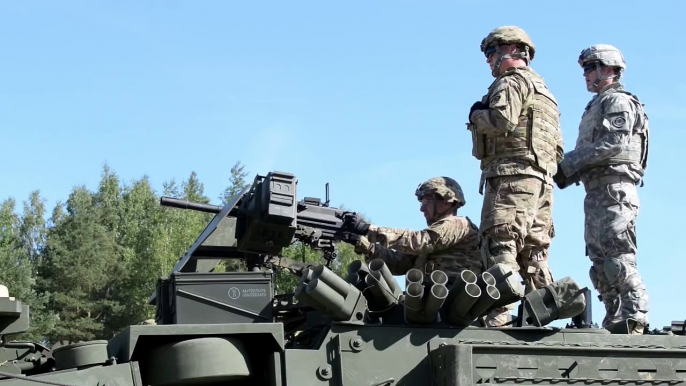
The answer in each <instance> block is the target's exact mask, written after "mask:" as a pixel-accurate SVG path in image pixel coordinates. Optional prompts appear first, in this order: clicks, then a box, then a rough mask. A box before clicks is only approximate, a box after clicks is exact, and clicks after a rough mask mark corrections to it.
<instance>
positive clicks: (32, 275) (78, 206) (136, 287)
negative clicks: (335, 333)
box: [0, 162, 359, 344]
mask: <svg viewBox="0 0 686 386" xmlns="http://www.w3.org/2000/svg"><path fill="white" fill-rule="evenodd" d="M247 175H248V173H247V172H246V171H245V166H244V165H241V163H240V162H236V163H235V164H234V165H233V167H232V168H231V170H230V178H229V181H228V184H227V187H226V189H225V190H224V191H223V192H222V194H221V195H220V196H219V197H218V199H219V200H220V201H221V203H222V204H224V203H226V202H228V201H229V200H230V199H231V197H233V196H234V195H235V194H237V193H238V192H239V191H240V190H241V189H242V188H243V187H244V186H245V185H246V184H247V183H248V182H252V180H251V181H246V180H245V178H246V177H247ZM161 195H164V196H170V197H176V198H181V199H184V200H189V201H195V202H202V203H210V202H211V201H212V200H211V199H210V198H209V197H208V196H206V194H205V192H204V186H203V184H202V182H200V181H199V179H198V176H197V174H196V173H195V172H193V173H191V175H190V176H189V177H188V179H187V180H185V181H183V182H181V183H180V184H179V183H177V182H176V181H174V180H171V181H167V182H165V183H164V184H163V187H162V190H161V192H159V193H158V192H156V190H155V189H154V188H153V187H152V186H151V184H150V181H149V178H148V177H147V176H143V177H142V178H140V179H138V180H135V181H132V182H130V183H128V184H126V183H123V182H122V181H120V179H119V177H118V176H117V175H116V173H115V172H113V171H112V170H111V169H110V168H109V167H108V166H107V165H105V166H104V167H103V171H102V177H101V180H100V183H99V185H98V188H97V189H96V190H95V191H90V190H88V189H86V187H85V186H76V187H74V188H73V189H72V191H71V193H70V194H69V196H68V197H67V198H66V200H64V201H61V202H58V203H57V204H56V205H55V207H54V208H53V209H52V212H51V214H50V215H49V216H48V215H47V213H46V208H45V204H44V199H43V198H41V196H40V193H39V191H38V190H36V191H34V192H32V193H31V194H30V195H29V197H28V199H27V200H26V201H24V202H23V203H22V204H18V203H17V202H16V201H15V200H14V199H11V198H9V199H6V200H5V201H3V202H2V205H1V207H0V284H4V285H5V286H7V287H8V288H9V291H10V296H13V297H15V298H17V299H18V300H21V301H22V302H24V303H25V304H28V305H30V306H31V312H30V314H31V328H30V330H29V331H28V332H27V333H25V334H22V335H19V336H15V337H13V339H25V340H31V341H41V342H44V343H46V344H52V343H55V342H58V341H68V342H78V341H84V340H93V339H110V338H111V337H112V336H113V335H115V334H116V333H118V332H119V331H121V330H122V329H123V328H124V327H125V326H128V325H133V324H138V323H140V322H142V321H144V320H146V319H149V318H153V317H154V314H155V307H154V306H150V305H148V304H147V303H148V299H149V297H150V295H151V294H153V293H154V291H155V286H156V284H157V280H158V278H159V277H161V276H167V275H168V274H169V273H170V272H171V270H172V268H173V267H174V265H175V264H176V263H177V261H178V260H179V258H180V257H181V256H183V254H184V253H185V252H186V250H187V249H188V247H189V246H190V245H191V244H192V243H193V242H194V241H195V240H196V238H197V237H198V235H199V234H200V232H202V230H203V229H204V228H205V226H206V225H207V223H208V222H209V221H210V220H211V219H212V216H213V215H212V214H209V213H203V212H196V211H192V210H181V209H175V208H168V207H162V206H160V205H159V198H160V196H161ZM215 202H216V201H215ZM284 256H286V257H289V258H292V259H296V260H298V261H312V262H322V260H321V259H320V255H319V254H318V253H316V252H314V251H312V250H310V249H309V248H303V247H302V246H301V245H298V244H295V245H293V246H291V247H290V248H288V249H286V250H285V251H284ZM357 258H359V256H357V255H356V254H355V253H354V252H353V251H352V247H351V246H350V245H347V244H343V243H341V244H339V257H338V259H339V260H338V261H337V262H336V263H335V264H334V265H333V266H332V268H333V269H334V271H335V272H337V273H338V274H339V275H341V276H344V275H345V274H344V270H345V269H346V267H347V265H348V264H349V262H350V261H352V260H354V259H357ZM243 267H244V264H242V263H241V262H237V261H230V260H227V261H226V262H224V264H222V265H220V266H219V267H218V269H217V270H240V269H242V268H243ZM297 279H298V278H297V277H295V276H294V275H292V274H290V273H288V272H285V271H280V270H277V279H276V289H277V293H285V292H292V291H293V289H294V287H295V284H296V283H297Z"/></svg>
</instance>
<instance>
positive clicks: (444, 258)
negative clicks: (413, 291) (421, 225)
mask: <svg viewBox="0 0 686 386" xmlns="http://www.w3.org/2000/svg"><path fill="white" fill-rule="evenodd" d="M433 194H435V195H438V196H439V197H440V198H442V199H443V200H444V201H447V202H456V203H457V204H458V208H459V207H461V206H463V205H464V204H465V200H464V195H463V193H462V188H461V187H460V185H459V184H458V183H457V182H455V180H453V179H451V178H447V177H436V178H432V179H430V180H428V181H426V182H424V183H423V184H420V185H419V187H418V188H417V191H416V192H415V195H416V196H417V199H418V200H420V201H421V200H422V198H423V197H424V196H426V195H433ZM363 234H364V235H363V236H362V237H360V238H359V241H357V243H356V244H355V252H357V253H359V254H362V255H364V256H365V258H366V260H367V261H371V260H373V259H375V258H381V259H383V260H384V261H385V262H386V264H387V265H388V268H389V269H390V271H391V273H392V274H394V275H404V274H405V273H406V272H407V271H408V270H410V269H411V268H418V269H419V270H421V271H422V272H424V273H425V274H428V273H430V272H431V271H433V270H442V271H444V272H445V273H446V274H447V275H448V278H449V281H450V282H451V283H452V282H453V280H454V278H455V277H457V276H458V275H459V274H460V272H461V271H462V270H464V269H469V270H472V271H474V273H476V274H479V273H481V271H482V261H481V254H480V251H479V235H478V227H477V226H476V225H474V223H472V221H471V220H469V218H467V217H459V216H455V215H453V214H452V213H450V214H449V215H447V216H444V217H442V218H440V219H439V220H437V221H435V222H433V223H432V224H430V225H429V226H428V228H426V229H423V230H421V231H412V230H407V229H398V228H386V227H379V226H376V225H374V224H370V225H369V227H368V229H367V230H366V232H364V233H363Z"/></svg>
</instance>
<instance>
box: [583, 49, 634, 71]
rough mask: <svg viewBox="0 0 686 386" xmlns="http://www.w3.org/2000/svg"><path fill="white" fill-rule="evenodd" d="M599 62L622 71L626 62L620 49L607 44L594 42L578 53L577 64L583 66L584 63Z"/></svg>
mask: <svg viewBox="0 0 686 386" xmlns="http://www.w3.org/2000/svg"><path fill="white" fill-rule="evenodd" d="M593 62H600V63H601V64H603V65H605V66H608V67H618V68H620V69H621V70H622V71H624V70H625V69H626V62H625V61H624V55H622V51H620V50H619V49H617V47H615V46H612V45H609V44H594V45H592V46H590V47H588V48H585V49H583V50H582V51H581V54H580V55H579V65H580V66H581V67H584V66H585V65H586V64H589V63H593Z"/></svg>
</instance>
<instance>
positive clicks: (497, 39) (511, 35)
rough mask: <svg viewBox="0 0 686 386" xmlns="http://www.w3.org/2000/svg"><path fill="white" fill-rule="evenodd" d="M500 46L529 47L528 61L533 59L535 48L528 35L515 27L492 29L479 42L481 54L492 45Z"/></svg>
mask: <svg viewBox="0 0 686 386" xmlns="http://www.w3.org/2000/svg"><path fill="white" fill-rule="evenodd" d="M496 44H497V45H501V44H521V45H524V46H526V47H529V60H533V59H534V54H535V53H536V47H535V46H534V43H533V42H532V41H531V38H530V37H529V35H528V34H527V33H526V32H525V31H524V30H523V29H521V28H519V27H517V26H512V25H507V26H502V27H498V28H496V29H494V30H493V31H491V32H490V33H489V34H488V35H487V36H486V37H485V38H483V40H481V52H483V53H484V54H486V50H487V49H488V48H489V47H490V46H492V45H496Z"/></svg>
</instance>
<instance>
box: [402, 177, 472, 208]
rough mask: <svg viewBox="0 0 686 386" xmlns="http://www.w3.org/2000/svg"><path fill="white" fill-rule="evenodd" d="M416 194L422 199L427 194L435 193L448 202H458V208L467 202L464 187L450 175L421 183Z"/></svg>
mask: <svg viewBox="0 0 686 386" xmlns="http://www.w3.org/2000/svg"><path fill="white" fill-rule="evenodd" d="M414 194H415V196H417V200H420V201H421V200H422V198H424V197H425V196H427V195H433V194H435V195H438V196H439V197H441V198H442V199H443V200H445V201H447V202H456V203H457V204H458V208H460V207H462V206H463V205H464V204H465V203H466V202H465V199H464V193H462V187H460V184H458V183H457V181H455V180H453V179H452V178H450V177H434V178H430V179H428V180H427V181H424V182H422V183H421V184H419V186H418V187H417V190H416V191H415V192H414Z"/></svg>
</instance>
